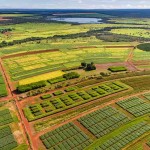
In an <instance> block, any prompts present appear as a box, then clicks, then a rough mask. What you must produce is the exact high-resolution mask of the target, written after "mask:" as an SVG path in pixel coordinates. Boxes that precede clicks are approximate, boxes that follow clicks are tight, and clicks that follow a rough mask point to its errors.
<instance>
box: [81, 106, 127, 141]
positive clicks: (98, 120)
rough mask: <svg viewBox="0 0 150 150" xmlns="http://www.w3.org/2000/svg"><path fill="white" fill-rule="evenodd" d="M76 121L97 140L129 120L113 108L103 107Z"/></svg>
mask: <svg viewBox="0 0 150 150" xmlns="http://www.w3.org/2000/svg"><path fill="white" fill-rule="evenodd" d="M78 121H79V122H80V123H81V124H82V125H83V126H84V127H85V128H86V129H87V130H89V131H90V132H91V133H92V134H94V135H95V136H96V137H97V138H100V137H102V136H104V135H106V134H108V133H110V132H111V131H113V130H115V129H117V128H118V127H119V126H121V125H123V124H124V123H126V122H128V121H129V119H128V117H127V116H125V115H124V114H123V113H121V112H119V111H118V110H116V109H115V108H112V107H105V108H103V109H100V110H97V111H95V112H93V113H90V114H88V115H86V116H84V117H81V118H80V119H78Z"/></svg>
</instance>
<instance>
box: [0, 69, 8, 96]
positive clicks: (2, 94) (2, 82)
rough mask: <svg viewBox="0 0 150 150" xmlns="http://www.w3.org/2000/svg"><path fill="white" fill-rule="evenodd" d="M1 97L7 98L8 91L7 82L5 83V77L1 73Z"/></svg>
mask: <svg viewBox="0 0 150 150" xmlns="http://www.w3.org/2000/svg"><path fill="white" fill-rule="evenodd" d="M0 87H1V90H0V97H5V96H7V90H6V85H5V81H4V77H3V76H2V74H1V72H0Z"/></svg>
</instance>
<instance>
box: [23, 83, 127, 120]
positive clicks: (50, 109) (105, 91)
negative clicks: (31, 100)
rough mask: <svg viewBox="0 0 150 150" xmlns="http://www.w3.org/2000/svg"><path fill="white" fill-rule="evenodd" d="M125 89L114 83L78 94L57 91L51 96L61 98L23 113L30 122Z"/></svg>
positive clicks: (40, 104)
mask: <svg viewBox="0 0 150 150" xmlns="http://www.w3.org/2000/svg"><path fill="white" fill-rule="evenodd" d="M127 89H128V87H127V86H126V85H124V84H122V83H119V82H114V83H106V84H100V85H97V86H95V87H91V88H90V89H85V90H84V89H80V92H71V93H69V94H65V95H62V94H63V92H61V91H57V92H55V93H53V94H54V95H55V96H57V95H62V96H59V97H56V98H54V99H52V98H48V100H44V102H41V103H39V104H36V105H30V106H28V107H26V108H25V109H24V112H25V116H26V117H27V118H28V120H29V121H32V120H35V119H38V118H42V117H44V116H47V115H51V114H54V113H57V112H59V111H63V110H65V109H68V108H71V107H75V106H78V105H81V104H83V103H87V102H88V101H92V100H95V99H98V98H101V97H104V96H107V95H110V94H113V93H117V92H120V91H123V90H127Z"/></svg>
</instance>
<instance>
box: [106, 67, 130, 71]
mask: <svg viewBox="0 0 150 150" xmlns="http://www.w3.org/2000/svg"><path fill="white" fill-rule="evenodd" d="M108 70H110V71H111V72H121V71H127V68H126V67H124V66H113V67H109V68H108Z"/></svg>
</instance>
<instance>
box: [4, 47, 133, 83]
mask: <svg viewBox="0 0 150 150" xmlns="http://www.w3.org/2000/svg"><path fill="white" fill-rule="evenodd" d="M70 51H71V50H62V51H58V52H53V53H52V52H48V53H41V54H33V55H26V56H20V57H14V58H8V59H4V64H5V66H6V68H7V70H8V72H9V74H10V76H11V78H12V79H13V80H15V81H18V80H22V79H25V78H30V77H33V76H37V75H40V74H44V73H48V72H53V71H56V70H61V69H65V68H71V67H78V66H80V64H81V62H83V61H85V62H87V63H88V62H93V60H94V63H96V64H101V63H109V62H124V61H125V60H126V58H127V56H128V53H129V51H130V49H128V48H123V49H117V51H116V49H114V48H112V49H110V48H109V49H107V48H103V47H97V48H91V49H90V48H89V49H88V48H83V49H82V50H80V48H78V49H72V51H71V52H70Z"/></svg>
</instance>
